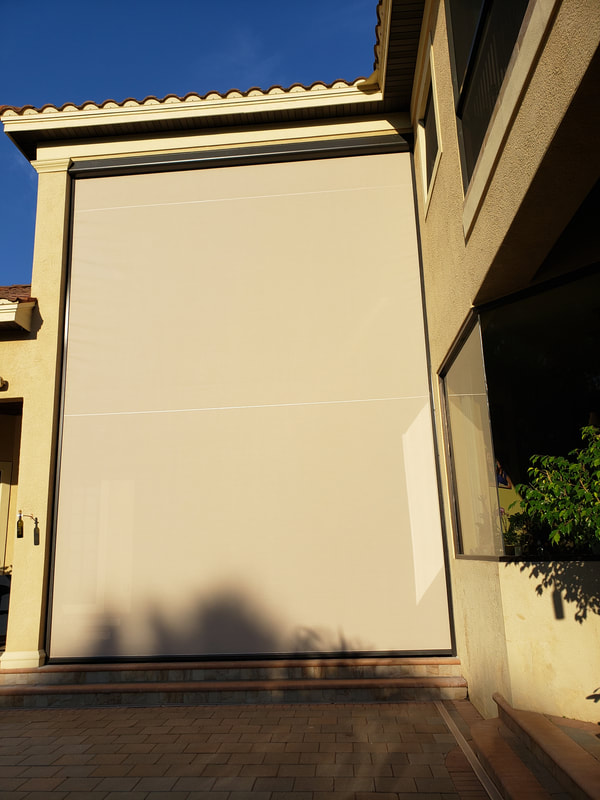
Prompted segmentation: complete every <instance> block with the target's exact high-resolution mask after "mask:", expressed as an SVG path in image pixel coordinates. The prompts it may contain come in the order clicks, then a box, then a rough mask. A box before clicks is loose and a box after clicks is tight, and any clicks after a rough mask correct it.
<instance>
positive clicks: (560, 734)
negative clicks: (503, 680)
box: [493, 694, 600, 800]
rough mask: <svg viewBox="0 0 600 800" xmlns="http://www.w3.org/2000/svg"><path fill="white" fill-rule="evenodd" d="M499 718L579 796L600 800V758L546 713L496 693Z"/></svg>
mask: <svg viewBox="0 0 600 800" xmlns="http://www.w3.org/2000/svg"><path fill="white" fill-rule="evenodd" d="M493 697H494V701H495V703H496V705H497V706H498V716H499V719H500V720H501V721H502V722H503V723H504V725H506V727H507V728H508V729H509V730H510V731H511V732H512V733H513V734H514V735H515V736H516V737H517V739H518V740H519V741H520V742H522V743H523V744H524V745H525V747H526V748H527V749H528V750H529V752H531V753H532V754H533V755H534V756H535V758H536V759H537V761H538V762H540V763H541V764H542V765H543V766H544V767H545V768H546V769H547V770H548V771H549V772H550V774H551V775H552V776H553V777H554V778H555V779H556V780H557V781H558V783H559V784H560V785H561V786H562V787H563V788H564V790H565V792H567V793H568V795H569V796H570V797H574V798H576V800H600V762H599V761H598V760H597V758H595V757H594V756H593V755H592V754H591V753H590V752H588V751H587V750H586V749H585V748H584V747H582V746H580V745H579V744H577V743H576V742H575V741H573V739H572V738H571V737H570V736H568V735H567V734H566V733H565V732H564V731H563V730H561V728H560V727H558V725H555V724H554V723H553V722H552V721H551V720H550V719H548V717H546V716H544V715H543V714H536V713H535V712H533V711H521V710H520V709H516V708H513V707H512V706H511V705H510V704H509V703H508V702H507V701H506V700H505V698H504V697H502V695H501V694H495V695H493Z"/></svg>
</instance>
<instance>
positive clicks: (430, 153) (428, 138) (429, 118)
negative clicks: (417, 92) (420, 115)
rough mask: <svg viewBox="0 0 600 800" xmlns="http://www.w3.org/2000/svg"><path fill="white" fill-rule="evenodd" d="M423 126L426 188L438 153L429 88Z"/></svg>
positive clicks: (431, 96) (433, 108)
mask: <svg viewBox="0 0 600 800" xmlns="http://www.w3.org/2000/svg"><path fill="white" fill-rule="evenodd" d="M423 124H424V126H425V165H426V168H427V186H429V183H430V181H431V176H432V174H433V165H434V164H435V159H436V156H437V151H438V138H437V129H436V125H435V107H434V105H433V94H432V91H431V88H430V89H429V95H428V97H427V103H426V105H425V118H424V120H423Z"/></svg>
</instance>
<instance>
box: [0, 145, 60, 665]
mask: <svg viewBox="0 0 600 800" xmlns="http://www.w3.org/2000/svg"><path fill="white" fill-rule="evenodd" d="M67 166H68V161H66V160H65V161H63V162H60V163H54V164H47V165H46V166H45V171H43V172H42V173H41V174H40V176H39V185H38V210H37V222H36V240H35V249H34V264H33V276H32V289H31V293H32V295H33V296H34V297H36V298H37V300H38V310H37V311H36V312H35V314H34V324H33V328H32V332H31V334H30V335H29V337H28V338H26V339H24V340H19V339H15V340H12V341H7V342H3V343H2V377H3V378H4V379H5V380H7V381H8V384H9V387H8V391H7V392H5V393H3V398H2V399H3V400H5V401H8V400H13V399H23V421H22V433H21V451H20V465H19V486H18V491H17V504H18V508H20V509H22V510H23V512H24V513H25V514H32V515H33V516H36V517H38V519H39V528H40V542H39V544H37V545H36V544H35V543H34V539H33V521H32V520H29V519H26V520H25V529H24V536H23V538H22V539H18V540H14V551H13V577H12V584H11V596H10V614H9V623H8V633H7V644H6V651H5V653H4V655H3V656H2V660H1V664H2V667H4V668H11V667H31V666H37V664H39V663H40V662H41V661H43V660H44V657H45V656H44V653H43V636H44V628H45V625H44V622H45V613H46V607H45V603H46V585H47V583H46V582H47V568H48V555H49V536H48V532H49V528H50V524H51V514H52V501H53V494H54V492H53V481H54V455H55V424H56V412H57V404H58V375H59V371H58V370H59V366H60V358H61V353H62V314H63V305H62V303H61V298H62V296H63V288H64V286H63V281H64V267H65V246H66V231H67V227H66V224H65V223H66V219H67V216H66V215H67V213H68V202H67V198H68V192H69V178H68V176H67ZM46 170H47V171H46ZM9 533H10V532H9ZM13 535H14V533H13Z"/></svg>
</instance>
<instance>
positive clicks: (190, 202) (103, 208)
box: [75, 183, 402, 214]
mask: <svg viewBox="0 0 600 800" xmlns="http://www.w3.org/2000/svg"><path fill="white" fill-rule="evenodd" d="M401 186H402V184H400V183H391V184H381V185H378V186H352V187H349V188H343V189H322V190H320V191H318V192H310V191H307V192H281V193H273V194H255V195H244V196H243V197H216V198H211V199H209V200H178V201H175V202H172V203H137V204H133V205H129V206H99V207H98V208H81V209H78V210H76V211H75V213H76V214H89V213H91V212H93V211H123V210H125V209H128V208H164V207H166V206H191V205H200V204H202V203H227V202H230V201H234V200H264V199H266V198H270V197H303V196H308V195H312V194H339V193H340V192H366V191H370V190H372V189H399V188H400V187H401Z"/></svg>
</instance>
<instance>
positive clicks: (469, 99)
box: [461, 0, 528, 177]
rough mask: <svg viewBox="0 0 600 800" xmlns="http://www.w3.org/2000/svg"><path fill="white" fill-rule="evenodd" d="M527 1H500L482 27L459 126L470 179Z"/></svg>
mask: <svg viewBox="0 0 600 800" xmlns="http://www.w3.org/2000/svg"><path fill="white" fill-rule="evenodd" d="M527 4H528V0H503V2H502V3H500V2H496V3H494V5H493V6H492V8H491V10H490V13H489V15H488V17H487V20H486V22H485V24H484V27H483V30H482V33H481V40H480V43H479V47H478V48H477V56H476V58H475V60H474V62H473V68H472V70H473V71H472V73H471V75H470V77H469V81H468V85H467V86H465V90H464V91H465V97H464V101H462V103H461V105H462V113H461V117H462V123H463V138H464V147H465V161H466V166H467V172H468V175H469V177H470V176H471V174H472V172H473V168H474V166H475V162H476V161H477V156H478V155H479V151H480V149H481V145H482V143H483V139H484V136H485V132H486V130H487V126H488V123H489V121H490V119H491V116H492V112H493V110H494V105H495V104H496V100H497V98H498V95H499V93H500V87H501V86H502V81H503V80H504V75H505V74H506V68H507V67H508V62H509V61H510V57H511V55H512V51H513V48H514V45H515V42H516V40H517V36H518V34H519V29H520V27H521V23H522V21H523V16H524V14H525V9H526V8H527Z"/></svg>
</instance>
